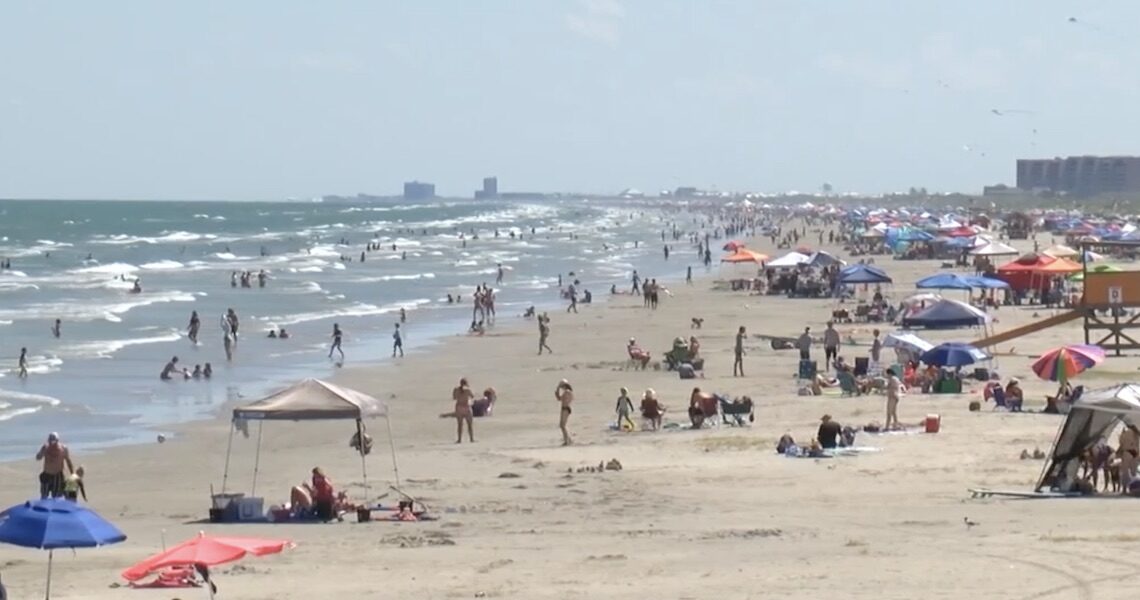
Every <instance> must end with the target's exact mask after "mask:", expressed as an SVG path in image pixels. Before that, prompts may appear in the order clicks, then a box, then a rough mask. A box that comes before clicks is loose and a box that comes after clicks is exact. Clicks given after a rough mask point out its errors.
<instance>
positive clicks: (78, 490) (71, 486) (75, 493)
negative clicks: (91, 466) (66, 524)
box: [63, 465, 87, 502]
mask: <svg viewBox="0 0 1140 600" xmlns="http://www.w3.org/2000/svg"><path fill="white" fill-rule="evenodd" d="M80 496H83V501H84V502H87V488H86V487H85V486H84V485H83V465H80V466H78V467H76V469H75V471H74V472H73V473H70V474H68V475H65V476H64V478H63V497H64V498H67V499H68V500H71V501H72V502H78V501H79V497H80Z"/></svg>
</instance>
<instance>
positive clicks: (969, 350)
mask: <svg viewBox="0 0 1140 600" xmlns="http://www.w3.org/2000/svg"><path fill="white" fill-rule="evenodd" d="M989 358H990V355H989V354H986V352H985V351H984V350H980V349H978V348H975V347H973V346H971V345H969V344H962V343H958V342H947V343H945V344H938V345H937V346H935V347H933V348H931V349H930V350H927V351H926V352H923V353H922V362H924V363H926V364H928V365H934V366H936V367H964V366H966V365H972V364H974V363H976V362H978V361H981V360H989Z"/></svg>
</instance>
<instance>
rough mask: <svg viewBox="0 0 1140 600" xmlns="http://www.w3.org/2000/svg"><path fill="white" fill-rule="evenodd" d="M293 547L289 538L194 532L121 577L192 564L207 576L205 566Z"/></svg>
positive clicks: (129, 578) (134, 578)
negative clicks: (191, 535) (232, 535)
mask: <svg viewBox="0 0 1140 600" xmlns="http://www.w3.org/2000/svg"><path fill="white" fill-rule="evenodd" d="M291 547H293V542H291V541H289V540H266V539H261V538H249V537H229V536H227V537H215V536H209V535H206V534H205V532H198V535H197V536H195V537H192V538H190V539H188V540H186V541H185V542H182V543H181V544H178V545H177V546H174V547H172V548H170V549H169V550H166V551H164V552H159V553H158V554H155V555H154V556H151V557H149V558H146V559H144V560H142V561H141V562H139V563H138V564H136V565H134V566H133V567H130V568H128V569H127V570H125V571H123V573H122V576H123V579H126V580H127V581H138V580H140V579H142V578H144V577H146V576H147V575H150V574H151V573H154V572H155V571H159V570H161V569H165V568H167V567H181V566H194V567H196V568H198V569H199V570H200V572H202V573H203V575H204V576H205V577H206V578H207V581H208V580H209V575H208V573H209V571H208V570H207V569H208V568H209V567H214V566H217V565H222V564H225V563H228V562H233V561H235V560H239V559H241V558H244V557H245V556H249V555H252V556H265V555H267V554H277V553H279V552H281V551H282V550H284V549H286V548H291ZM213 590H214V587H213V584H212V583H210V597H211V598H212V597H213Z"/></svg>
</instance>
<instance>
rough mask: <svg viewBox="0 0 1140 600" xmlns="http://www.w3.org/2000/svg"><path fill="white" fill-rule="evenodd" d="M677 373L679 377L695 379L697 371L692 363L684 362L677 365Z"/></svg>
mask: <svg viewBox="0 0 1140 600" xmlns="http://www.w3.org/2000/svg"><path fill="white" fill-rule="evenodd" d="M677 375H680V377H681V379H695V378H696V377H697V372H696V371H695V370H694V369H693V365H691V364H689V363H685V364H683V365H681V366H680V367H677Z"/></svg>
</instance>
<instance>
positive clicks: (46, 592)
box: [44, 550, 55, 600]
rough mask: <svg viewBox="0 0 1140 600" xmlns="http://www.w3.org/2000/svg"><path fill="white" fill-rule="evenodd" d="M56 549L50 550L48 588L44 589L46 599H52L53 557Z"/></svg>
mask: <svg viewBox="0 0 1140 600" xmlns="http://www.w3.org/2000/svg"><path fill="white" fill-rule="evenodd" d="M54 552H55V551H54V550H48V573H47V590H46V591H44V598H45V600H51V559H52V554H53V553H54Z"/></svg>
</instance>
